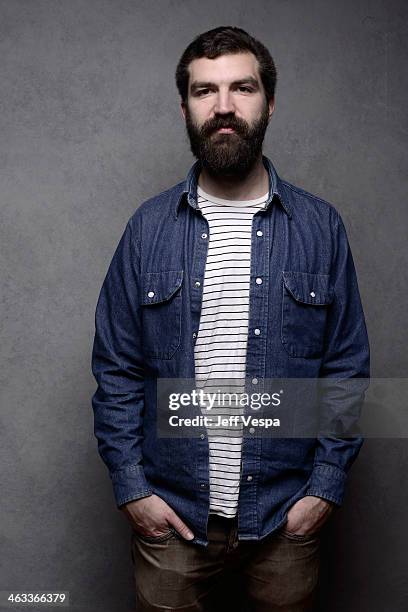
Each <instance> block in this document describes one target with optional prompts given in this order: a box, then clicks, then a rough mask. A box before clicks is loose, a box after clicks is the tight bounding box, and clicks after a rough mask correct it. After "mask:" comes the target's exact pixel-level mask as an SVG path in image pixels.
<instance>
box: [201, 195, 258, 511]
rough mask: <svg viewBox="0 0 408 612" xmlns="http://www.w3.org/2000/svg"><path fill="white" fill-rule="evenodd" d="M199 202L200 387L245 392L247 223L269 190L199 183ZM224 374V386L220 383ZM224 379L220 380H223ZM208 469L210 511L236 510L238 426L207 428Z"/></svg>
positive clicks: (223, 410) (223, 409) (224, 409)
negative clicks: (230, 194) (236, 190)
mask: <svg viewBox="0 0 408 612" xmlns="http://www.w3.org/2000/svg"><path fill="white" fill-rule="evenodd" d="M197 197H198V206H199V208H200V209H201V211H202V213H203V215H204V217H205V218H206V219H207V221H208V225H209V244H208V255H207V261H206V267H205V274H204V285H203V301H202V310H201V315H200V324H199V330H198V334H197V340H196V344H195V348H194V358H195V364H196V368H195V369H196V383H197V388H198V389H204V390H205V391H206V392H209V393H214V392H217V390H221V391H223V390H226V391H230V392H232V391H236V392H243V391H244V381H245V369H246V368H245V364H246V348H247V339H248V314H249V288H250V268H251V228H252V218H253V215H254V214H255V213H256V212H257V211H258V210H260V209H261V208H264V207H265V203H266V201H267V197H268V193H266V194H265V195H264V196H262V197H260V198H256V199H254V200H225V199H221V198H217V197H214V196H212V195H210V194H207V193H206V192H205V191H203V190H202V189H201V187H200V186H197ZM220 379H226V386H225V387H224V388H223V387H222V386H220ZM221 382H222V381H221ZM201 412H202V414H205V415H209V416H211V417H212V418H213V419H214V418H215V419H216V418H217V415H219V414H220V415H224V416H229V415H230V414H232V413H233V414H243V407H241V406H239V405H236V406H235V407H234V406H233V405H232V404H229V405H224V406H217V405H216V406H215V407H213V408H212V409H211V410H207V409H206V407H205V406H204V405H203V406H202V407H201ZM207 432H208V444H209V451H210V456H209V468H210V474H209V477H210V512H211V513H215V514H220V515H221V516H226V517H233V516H235V515H236V513H237V507H238V496H239V484H240V472H241V449H242V425H238V426H236V427H226V428H225V429H222V430H220V428H217V429H214V430H212V429H210V428H209V427H207Z"/></svg>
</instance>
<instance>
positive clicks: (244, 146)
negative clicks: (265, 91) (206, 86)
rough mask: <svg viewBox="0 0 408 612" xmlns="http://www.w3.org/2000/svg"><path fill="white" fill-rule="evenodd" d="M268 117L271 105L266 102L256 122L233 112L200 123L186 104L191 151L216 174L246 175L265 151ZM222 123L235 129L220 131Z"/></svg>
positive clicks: (241, 176) (203, 164) (204, 165)
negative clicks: (194, 118) (194, 119)
mask: <svg viewBox="0 0 408 612" xmlns="http://www.w3.org/2000/svg"><path fill="white" fill-rule="evenodd" d="M268 121H269V106H268V104H267V103H266V104H265V107H264V109H263V110H262V114H261V116H260V118H259V119H257V120H256V121H255V122H254V123H253V124H252V125H249V124H248V123H247V122H246V121H244V120H243V119H238V118H237V117H235V116H234V114H233V113H230V114H229V115H223V116H219V115H218V116H217V117H214V118H213V119H210V120H208V121H206V122H205V123H204V124H203V125H202V126H201V127H199V126H197V124H196V123H194V121H193V119H192V117H191V115H190V111H189V108H188V106H187V105H186V128H187V133H188V136H189V139H190V149H191V152H192V154H193V155H194V157H196V158H197V159H198V160H199V161H200V162H201V165H202V166H203V167H205V169H206V170H207V171H208V173H209V174H211V175H213V176H215V177H231V178H235V177H237V178H238V177H240V178H243V177H245V176H246V175H247V174H248V173H249V172H250V170H251V169H252V168H253V167H254V165H255V163H256V162H257V160H258V159H259V157H260V155H261V153H262V144H263V141H264V138H265V132H266V128H267V127H268ZM222 127H231V128H233V129H234V130H235V132H234V133H229V134H227V133H217V130H218V129H219V128H222Z"/></svg>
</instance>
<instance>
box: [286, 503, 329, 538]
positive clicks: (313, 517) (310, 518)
mask: <svg viewBox="0 0 408 612" xmlns="http://www.w3.org/2000/svg"><path fill="white" fill-rule="evenodd" d="M335 507H336V504H334V503H333V502H330V501H327V500H326V499H322V498H321V497H316V496H314V495H306V496H305V497H302V499H299V501H297V502H296V503H295V504H294V505H293V506H292V507H291V508H290V510H289V512H288V522H287V523H286V524H285V527H284V529H285V530H286V531H290V532H291V533H296V534H298V535H311V534H312V533H315V532H317V531H318V530H319V528H320V527H321V526H322V525H323V523H325V522H326V521H327V519H328V518H329V516H330V515H331V513H332V512H333V510H334V509H335Z"/></svg>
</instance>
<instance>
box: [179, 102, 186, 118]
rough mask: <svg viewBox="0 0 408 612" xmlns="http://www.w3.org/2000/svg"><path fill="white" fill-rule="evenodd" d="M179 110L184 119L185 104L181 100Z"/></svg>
mask: <svg viewBox="0 0 408 612" xmlns="http://www.w3.org/2000/svg"><path fill="white" fill-rule="evenodd" d="M180 111H181V114H182V117H183V119H184V121H185V120H186V105H185V103H184V102H183V100H182V101H181V102H180Z"/></svg>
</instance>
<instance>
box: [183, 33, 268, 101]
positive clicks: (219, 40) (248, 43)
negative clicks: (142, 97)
mask: <svg viewBox="0 0 408 612" xmlns="http://www.w3.org/2000/svg"><path fill="white" fill-rule="evenodd" d="M248 52H250V53H253V54H254V55H255V57H256V58H257V60H258V63H259V73H260V76H261V79H262V84H263V86H264V89H265V93H266V98H267V100H268V101H269V100H270V99H271V98H273V97H274V95H275V86H276V67H275V63H274V61H273V59H272V57H271V54H270V53H269V51H268V49H267V48H266V47H265V46H264V45H263V44H262V43H261V42H259V40H257V39H256V38H254V37H253V36H251V35H250V34H248V32H245V30H242V29H241V28H235V27H233V26H220V27H219V28H214V29H213V30H208V32H204V33H203V34H200V35H199V36H196V38H194V40H193V41H192V42H191V43H190V44H189V45H188V47H187V48H186V50H185V51H184V53H183V55H182V56H181V58H180V61H179V63H178V65H177V69H176V75H175V76H176V84H177V89H178V91H179V94H180V96H181V99H182V101H183V102H185V103H186V102H187V98H188V80H189V76H190V75H189V71H188V66H189V64H190V62H192V61H193V60H194V59H199V58H201V57H207V58H208V59H215V58H216V57H218V56H220V55H227V54H232V53H248Z"/></svg>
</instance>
